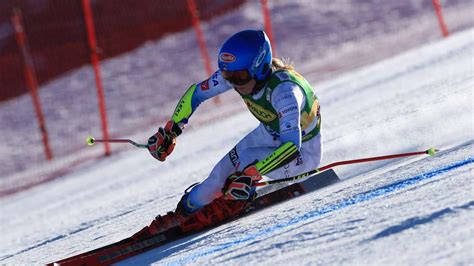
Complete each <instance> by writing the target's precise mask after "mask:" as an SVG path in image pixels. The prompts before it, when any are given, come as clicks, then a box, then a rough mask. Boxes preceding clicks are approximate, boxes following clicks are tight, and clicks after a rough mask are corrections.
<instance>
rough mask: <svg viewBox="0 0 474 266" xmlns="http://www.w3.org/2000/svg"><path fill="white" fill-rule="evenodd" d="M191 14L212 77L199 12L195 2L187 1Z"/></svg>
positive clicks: (217, 100)
mask: <svg viewBox="0 0 474 266" xmlns="http://www.w3.org/2000/svg"><path fill="white" fill-rule="evenodd" d="M187 4H188V10H189V14H190V15H191V20H192V23H193V28H194V32H195V33H196V38H197V40H198V43H199V50H200V51H201V57H202V60H203V62H204V67H205V68H206V72H207V76H208V77H210V76H211V75H212V73H213V71H212V67H211V57H210V56H209V50H208V49H207V45H206V40H205V39H204V33H203V32H202V29H201V21H200V20H199V11H198V9H197V6H196V2H195V1H194V0H187ZM219 102H220V100H219V96H217V97H214V103H219Z"/></svg>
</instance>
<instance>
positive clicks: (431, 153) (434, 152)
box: [426, 148, 439, 156]
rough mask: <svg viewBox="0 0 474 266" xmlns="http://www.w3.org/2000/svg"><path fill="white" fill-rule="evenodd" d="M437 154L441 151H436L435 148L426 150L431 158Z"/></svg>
mask: <svg viewBox="0 0 474 266" xmlns="http://www.w3.org/2000/svg"><path fill="white" fill-rule="evenodd" d="M437 152H439V150H438V149H435V148H430V149H428V150H426V153H427V154H428V155H430V156H433V155H435V154H436V153H437Z"/></svg>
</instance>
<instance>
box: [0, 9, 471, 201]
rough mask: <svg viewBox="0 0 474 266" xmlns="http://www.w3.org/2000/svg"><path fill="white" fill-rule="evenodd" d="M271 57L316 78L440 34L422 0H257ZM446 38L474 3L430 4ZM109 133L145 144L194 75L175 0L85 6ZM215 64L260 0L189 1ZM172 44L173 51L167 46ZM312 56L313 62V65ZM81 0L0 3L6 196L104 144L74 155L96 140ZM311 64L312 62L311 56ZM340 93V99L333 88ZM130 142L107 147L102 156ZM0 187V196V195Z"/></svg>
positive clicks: (257, 20) (192, 42) (217, 111)
mask: <svg viewBox="0 0 474 266" xmlns="http://www.w3.org/2000/svg"><path fill="white" fill-rule="evenodd" d="M268 3H269V8H270V14H271V19H272V21H271V23H272V28H273V39H274V47H275V53H276V55H277V56H278V57H287V58H290V59H292V60H293V61H295V65H296V69H297V70H298V71H300V72H301V73H302V74H308V73H311V74H312V75H311V76H312V77H317V78H315V80H310V82H312V84H313V85H315V87H316V90H317V83H318V82H320V81H322V80H325V79H328V78H331V77H335V76H337V75H340V74H342V73H345V72H346V71H349V70H352V69H355V68H359V67H362V66H365V65H367V64H370V63H373V62H376V61H379V60H381V59H384V58H387V57H390V56H392V55H395V54H398V53H400V52H403V51H406V50H408V49H410V48H413V47H416V46H419V45H421V44H425V43H428V42H430V41H433V40H437V39H440V38H442V35H441V32H440V30H439V26H438V21H437V19H436V15H435V12H434V10H433V4H432V1H431V0H402V1H375V0H357V1H329V0H327V1H326V0H325V1H323V0H318V1H313V0H295V1H283V0H279V1H278V0H274V1H272V0H270V1H268ZM441 4H442V7H443V14H444V17H445V20H446V24H447V25H448V29H449V31H450V32H451V33H454V32H457V31H460V30H463V29H467V28H471V27H473V26H474V19H473V16H472V14H474V1H471V0H446V1H441ZM91 5H92V11H93V14H94V25H95V27H96V28H95V30H96V37H97V41H98V46H99V52H100V53H99V56H100V59H101V60H102V61H101V71H102V81H103V84H104V88H105V99H106V104H107V112H108V118H109V119H108V120H109V121H108V122H109V129H110V133H111V136H112V137H134V138H137V141H140V142H144V141H145V140H146V138H147V137H148V136H149V135H151V134H152V133H153V131H154V130H156V128H157V127H158V126H160V125H161V123H163V122H164V121H165V120H166V119H168V118H169V116H170V115H171V112H172V110H173V108H174V106H175V104H176V101H177V99H178V98H179V97H180V96H181V95H182V94H183V92H184V91H185V90H186V89H187V88H188V87H189V85H190V84H192V83H195V82H198V81H201V80H204V79H206V78H207V73H206V71H205V67H204V64H203V61H202V59H201V55H200V51H199V45H198V42H197V40H196V35H195V33H194V31H193V29H192V28H191V24H192V23H191V18H190V15H189V11H188V10H187V5H186V1H184V0H180V1H171V0H170V1H152V0H135V1H132V0H121V1H112V0H102V1H99V0H97V1H91ZM196 5H197V8H198V10H199V17H200V19H201V20H203V21H202V24H201V27H202V30H203V33H204V36H205V41H206V44H207V49H208V51H209V53H210V56H211V60H212V61H211V62H212V67H213V69H215V68H216V67H217V66H216V64H215V62H216V58H217V51H218V49H219V45H220V44H221V43H222V42H223V41H224V40H225V39H226V38H227V37H228V36H230V35H231V34H233V33H235V32H237V31H239V30H243V29H248V28H253V29H263V28H264V20H263V16H262V6H261V2H260V1H256V0H252V1H243V0H228V1H218V0H197V1H196ZM15 8H16V9H19V10H21V11H22V13H23V20H24V26H25V32H26V34H27V37H28V43H29V46H30V51H31V54H32V58H33V63H34V66H35V68H36V72H37V78H38V81H39V84H40V99H41V102H42V106H43V111H44V114H45V118H46V127H47V130H48V133H49V136H50V142H51V148H52V151H53V154H54V158H55V159H54V160H53V161H51V162H49V161H47V160H46V159H45V156H44V154H43V148H42V142H41V135H40V132H39V130H38V123H37V121H36V118H35V113H34V108H33V105H32V100H31V97H30V96H29V95H28V94H26V92H27V91H28V90H27V88H26V85H25V82H24V76H23V69H22V64H23V63H22V59H21V54H20V50H19V48H18V47H17V44H16V42H15V36H14V31H13V28H12V25H11V23H10V16H11V15H12V12H13V10H14V9H15ZM176 43H179V44H180V45H179V46H176ZM314 58H318V60H314ZM89 62H90V52H89V48H88V43H87V33H86V29H85V23H84V18H83V12H82V6H81V1H80V0H74V1H72V0H71V1H53V0H34V1H33V0H31V1H27V0H23V1H21V0H16V1H15V0H4V1H1V2H0V123H1V124H0V136H1V137H2V139H3V140H4V141H2V142H0V169H1V170H2V172H1V178H0V185H1V187H2V189H3V193H5V191H14V190H15V188H18V187H20V186H23V185H27V184H31V183H32V182H33V183H34V182H35V180H44V179H45V176H47V175H50V174H51V173H53V172H54V171H62V170H64V169H67V168H68V167H71V166H72V165H74V164H75V163H76V162H78V161H81V160H82V159H84V158H90V157H91V156H101V155H102V154H103V150H102V149H99V148H96V149H88V150H85V147H84V139H85V137H86V136H87V135H93V136H97V137H100V136H101V124H100V116H99V111H98V107H97V106H98V102H97V97H96V89H95V80H94V74H93V70H92V68H91V66H90V65H89ZM315 62H316V63H315ZM341 97H343V95H341ZM243 108H244V107H243V104H241V102H240V101H239V100H238V95H235V94H229V95H227V94H226V95H224V96H223V99H222V103H221V104H215V103H207V104H205V105H204V106H203V108H200V111H199V112H198V114H195V116H194V117H193V119H192V121H191V124H192V125H194V126H196V125H198V124H199V123H209V122H212V120H213V119H219V118H221V117H223V116H226V115H230V114H232V113H234V112H235V111H237V110H242V109H243ZM125 148H129V147H124V146H120V147H117V146H114V147H112V152H113V153H114V152H117V151H119V150H120V149H125ZM1 194H2V192H0V195H1Z"/></svg>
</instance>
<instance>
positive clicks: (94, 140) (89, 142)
mask: <svg viewBox="0 0 474 266" xmlns="http://www.w3.org/2000/svg"><path fill="white" fill-rule="evenodd" d="M86 142H87V145H89V146H92V145H94V144H95V143H96V142H108V143H130V144H132V145H133V146H135V147H138V148H148V145H147V144H139V143H136V142H135V141H133V140H130V139H95V138H93V137H88V138H87V139H86Z"/></svg>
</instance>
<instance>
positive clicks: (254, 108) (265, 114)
mask: <svg viewBox="0 0 474 266" xmlns="http://www.w3.org/2000/svg"><path fill="white" fill-rule="evenodd" d="M244 101H245V104H246V105H247V107H248V108H249V110H250V112H252V114H253V115H254V116H255V117H256V118H257V119H258V120H260V121H263V122H271V121H273V120H274V119H275V118H277V116H276V114H274V113H273V112H271V111H269V110H267V109H265V108H263V107H262V106H260V105H258V104H256V103H254V102H252V101H250V100H248V99H245V100H244Z"/></svg>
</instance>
